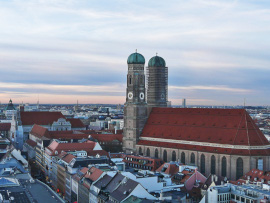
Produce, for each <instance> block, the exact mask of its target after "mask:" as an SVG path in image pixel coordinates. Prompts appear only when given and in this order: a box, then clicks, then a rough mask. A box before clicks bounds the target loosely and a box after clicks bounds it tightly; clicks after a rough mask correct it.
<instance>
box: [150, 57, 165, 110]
mask: <svg viewBox="0 0 270 203" xmlns="http://www.w3.org/2000/svg"><path fill="white" fill-rule="evenodd" d="M146 81H147V86H146V88H147V104H148V108H149V109H148V110H149V111H148V113H150V112H151V109H152V107H167V104H168V67H166V62H165V60H164V59H163V58H161V57H159V56H154V57H152V58H151V59H150V60H149V62H148V67H147V68H146Z"/></svg>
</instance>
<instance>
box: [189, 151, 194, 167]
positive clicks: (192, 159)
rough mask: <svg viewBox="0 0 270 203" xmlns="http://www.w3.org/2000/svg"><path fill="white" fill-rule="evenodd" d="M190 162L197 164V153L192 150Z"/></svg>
mask: <svg viewBox="0 0 270 203" xmlns="http://www.w3.org/2000/svg"><path fill="white" fill-rule="evenodd" d="M190 163H191V164H195V154H194V153H193V152H192V153H191V156H190Z"/></svg>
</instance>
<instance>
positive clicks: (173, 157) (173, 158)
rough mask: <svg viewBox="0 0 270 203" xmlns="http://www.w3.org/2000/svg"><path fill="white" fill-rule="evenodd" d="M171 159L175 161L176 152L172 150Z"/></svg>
mask: <svg viewBox="0 0 270 203" xmlns="http://www.w3.org/2000/svg"><path fill="white" fill-rule="evenodd" d="M172 161H176V153H175V151H173V152H172Z"/></svg>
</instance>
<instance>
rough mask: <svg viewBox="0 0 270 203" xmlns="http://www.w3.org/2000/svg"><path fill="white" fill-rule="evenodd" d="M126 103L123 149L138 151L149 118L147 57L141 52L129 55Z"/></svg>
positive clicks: (129, 151)
mask: <svg viewBox="0 0 270 203" xmlns="http://www.w3.org/2000/svg"><path fill="white" fill-rule="evenodd" d="M127 63H128V74H127V89H126V103H125V105H124V126H125V127H124V129H123V131H124V137H123V150H124V151H125V152H127V153H133V152H136V143H137V142H138V140H139V136H140V134H141V132H142V129H143V127H144V124H145V122H146V119H147V105H146V102H145V75H144V64H145V59H144V57H143V55H141V54H139V53H133V54H131V55H130V56H129V57H128V60H127Z"/></svg>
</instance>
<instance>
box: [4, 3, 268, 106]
mask: <svg viewBox="0 0 270 203" xmlns="http://www.w3.org/2000/svg"><path fill="white" fill-rule="evenodd" d="M269 6H270V3H269V2H268V1H255V2H254V1H234V0H229V1H222V0H218V1H210V0H207V1H200V0H191V1H177V0H172V1H170V2H166V1H153V0H150V1H143V0H139V1H136V2H134V1H124V0H116V1H100V0H93V1H91V2H90V1H87V0H82V1H75V0H66V1H64V0H47V1H45V0H25V1H20V0H12V1H0V26H1V33H0V61H1V63H0V73H1V82H2V83H6V84H8V83H9V84H15V83H18V84H19V86H21V85H22V86H23V85H24V84H25V85H29V84H32V88H33V87H34V88H33V90H31V88H28V87H24V88H18V87H9V90H8V87H6V89H5V90H4V89H3V87H2V88H1V91H3V90H4V91H6V93H5V95H6V96H5V97H8V95H9V94H10V96H11V94H12V92H16V94H17V95H18V94H20V95H23V94H25V96H26V95H28V94H31V92H32V93H34V92H35V91H37V92H43V94H48V95H50V94H52V95H56V94H61V95H62V96H63V97H64V95H63V94H66V95H67V96H68V95H70V94H74V95H81V96H83V95H85V96H86V97H87V96H88V95H93V97H94V95H98V96H99V97H101V95H103V96H104V97H105V96H111V97H112V95H113V94H116V95H118V96H119V97H121V94H123V93H124V91H125V85H124V84H125V80H126V74H127V64H126V59H127V57H128V55H129V54H130V53H132V52H134V51H135V49H138V51H139V52H140V53H142V54H143V55H144V56H145V58H146V61H148V60H149V59H150V58H151V57H152V56H154V55H155V53H156V52H158V55H160V56H162V57H163V58H164V59H165V60H166V63H167V65H168V67H169V86H171V88H170V92H169V96H170V97H171V98H172V99H175V98H176V97H178V92H179V91H181V96H182V97H187V98H190V99H194V102H196V101H197V102H203V101H205V102H206V101H212V102H217V103H219V102H221V101H224V100H228V102H231V103H234V102H235V103H239V101H240V100H242V96H243V95H244V94H245V95H246V96H249V97H252V98H253V99H252V100H250V101H252V102H254V104H260V103H264V104H266V103H267V102H266V101H267V100H268V101H269V99H270V96H269V95H270V94H265V93H263V92H269V90H268V89H267V87H269V85H270V82H269V80H268V79H267V77H266V76H267V75H269V74H270V68H269V67H270V54H269V47H270V41H269V35H270V27H269V20H270V9H268V8H269ZM3 76H4V77H3ZM36 84H37V85H38V86H37V87H35V85H36ZM40 84H42V85H43V86H39V85H40ZM111 84H120V86H117V87H115V86H113V87H115V88H116V89H117V90H120V88H123V89H122V90H121V91H122V93H120V92H118V91H114V90H113V89H108V88H107V87H109V86H110V85H111ZM122 84H123V85H122ZM54 85H56V86H54ZM61 85H63V86H65V87H60V86H61ZM67 86H70V87H69V88H71V91H70V92H69V91H68V89H69V88H66V87H67ZM87 86H89V88H87ZM96 86H100V87H101V88H104V89H105V91H102V90H101V89H96ZM49 87H50V88H49ZM92 87H93V91H90V90H91V89H92ZM172 87H181V88H182V89H179V88H178V89H177V88H172ZM12 88H13V89H12ZM16 88H18V89H16ZM74 88H75V89H74ZM76 88H78V89H76ZM183 88H184V89H183ZM94 91H96V92H94ZM8 92H9V93H8ZM202 94H204V95H202ZM232 95H233V96H232ZM237 95H238V96H237ZM47 98H49V97H47ZM121 98H122V99H121V101H123V102H124V99H125V98H124V97H121ZM58 99H61V98H60V97H59V98H58ZM92 99H93V98H92ZM196 99H197V100H196ZM29 101H30V100H29ZM118 101H120V100H117V102H118Z"/></svg>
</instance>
